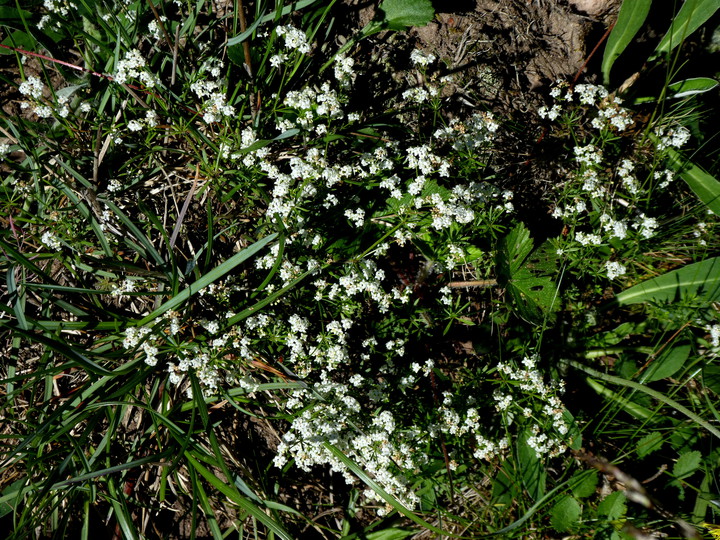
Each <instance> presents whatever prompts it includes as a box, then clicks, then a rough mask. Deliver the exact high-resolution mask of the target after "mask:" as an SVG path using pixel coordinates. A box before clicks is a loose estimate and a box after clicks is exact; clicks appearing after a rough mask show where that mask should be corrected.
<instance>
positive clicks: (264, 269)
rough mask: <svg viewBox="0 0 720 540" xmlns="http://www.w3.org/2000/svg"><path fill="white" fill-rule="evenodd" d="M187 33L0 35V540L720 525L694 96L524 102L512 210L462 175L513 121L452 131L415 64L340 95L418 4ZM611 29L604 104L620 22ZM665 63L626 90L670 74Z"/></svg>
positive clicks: (432, 70)
mask: <svg viewBox="0 0 720 540" xmlns="http://www.w3.org/2000/svg"><path fill="white" fill-rule="evenodd" d="M690 3H691V2H688V3H686V5H689V4H690ZM695 4H698V5H699V8H698V9H700V8H701V11H700V12H698V13H700V14H699V15H698V14H695V15H693V14H692V13H690V12H689V11H688V9H689V8H688V9H685V8H683V9H684V10H685V11H680V12H679V13H678V14H677V17H676V19H675V21H674V22H675V24H680V25H681V24H683V21H686V20H690V21H691V26H692V28H691V30H695V29H696V23H697V24H698V25H699V24H702V23H703V22H704V21H705V20H706V19H707V17H705V16H706V15H707V16H708V17H709V15H708V13H710V12H709V11H708V10H710V11H713V10H712V9H711V7H712V6H710V3H708V2H695ZM213 5H214V4H208V3H203V2H199V3H191V2H185V3H183V2H180V3H177V4H176V3H166V4H164V3H159V2H158V3H155V2H152V3H150V2H135V3H132V2H127V3H126V2H117V3H112V2H109V3H102V4H98V5H97V6H96V5H95V4H92V3H85V2H78V3H77V5H69V4H60V3H56V4H53V6H55V7H54V9H57V10H63V9H66V8H67V9H68V12H67V13H61V14H60V15H62V20H63V21H64V22H63V23H62V24H59V21H60V20H61V19H60V15H58V14H52V13H51V12H50V11H48V10H49V9H52V8H50V7H48V6H44V5H42V4H41V3H38V2H35V3H32V5H29V6H28V7H26V8H25V9H24V10H20V9H17V8H16V7H13V6H12V5H7V6H4V7H3V9H2V10H0V17H1V18H2V24H3V28H4V30H5V32H4V33H3V36H4V38H3V39H4V41H3V42H2V44H3V45H6V46H7V47H9V48H6V49H3V51H2V52H3V53H4V54H5V57H4V60H7V62H6V64H9V65H12V66H13V68H12V69H11V70H7V69H6V70H4V71H2V75H1V76H2V77H3V79H2V82H3V85H4V87H5V90H6V94H7V96H8V97H7V99H8V104H7V107H6V109H3V110H4V111H5V112H3V113H2V117H1V118H0V121H1V124H0V132H1V133H2V136H3V139H2V140H1V141H0V144H3V145H4V146H1V147H0V152H1V153H3V161H2V163H0V166H2V170H3V176H2V178H3V180H2V184H1V185H2V196H0V204H2V207H1V209H0V219H1V220H2V228H0V272H1V275H2V276H3V278H2V279H3V284H4V288H3V290H2V298H3V302H2V304H0V310H2V311H1V312H0V339H1V340H2V347H3V353H4V354H3V356H2V361H0V366H1V368H2V369H1V370H0V385H1V387H2V389H3V392H2V394H1V395H0V399H2V412H1V414H2V418H3V423H2V430H1V431H0V433H1V436H2V439H1V444H2V446H1V451H0V464H1V465H0V519H1V520H2V521H1V523H2V526H3V529H4V530H7V531H10V532H9V537H10V538H25V537H40V538H46V537H48V538H50V537H52V538H66V537H81V538H92V537H96V536H97V534H98V532H97V531H99V530H102V531H103V535H105V536H112V535H113V534H116V535H119V536H122V537H126V538H174V537H199V538H205V537H213V538H218V539H219V538H225V537H239V538H287V539H294V538H345V539H347V540H350V539H352V538H357V539H362V538H368V539H373V540H381V539H383V540H390V539H401V538H409V537H413V536H416V537H418V538H423V537H425V538H427V537H443V538H480V537H485V538H487V537H496V538H558V537H571V538H597V539H622V538H640V537H641V536H639V535H640V532H638V531H645V533H650V532H651V531H652V532H656V533H662V534H665V535H667V536H666V537H667V538H692V537H693V534H696V535H699V536H697V537H702V535H703V534H706V532H707V531H706V529H704V528H703V526H702V524H703V523H714V522H717V521H720V518H718V517H716V516H715V513H716V512H717V511H718V509H717V506H718V505H717V500H718V499H720V495H719V493H720V490H719V489H718V486H717V484H716V482H715V475H714V471H715V469H716V468H717V462H718V459H720V455H719V454H718V451H717V446H718V445H717V441H716V438H718V437H719V436H720V431H719V430H718V427H717V423H718V412H717V406H716V399H717V395H718V393H720V372H719V371H718V369H717V366H716V364H717V358H718V356H719V355H720V345H718V340H719V339H720V322H718V309H717V306H718V301H720V298H719V295H720V288H718V274H719V272H718V270H717V266H718V264H717V261H718V258H717V257H718V253H719V248H720V242H718V237H717V226H718V225H717V224H718V218H717V214H716V210H717V201H718V200H719V199H718V197H719V196H720V184H718V182H717V180H716V179H715V176H716V174H717V170H716V169H714V168H713V167H712V165H711V164H708V163H707V162H704V161H702V155H703V154H704V153H706V152H707V150H708V149H710V150H711V149H712V148H713V147H712V144H714V142H713V138H712V136H713V135H714V133H710V132H707V130H708V129H710V128H708V127H704V126H705V125H706V123H705V121H704V119H705V118H706V117H711V115H713V114H716V113H717V111H716V109H715V108H713V107H714V105H711V106H710V107H707V106H706V103H707V102H704V101H702V100H703V96H704V93H705V92H712V91H713V88H714V87H715V85H714V84H712V81H711V80H710V78H711V77H710V76H712V75H713V74H712V73H708V74H707V75H708V77H705V78H704V79H703V81H702V82H701V84H694V83H693V84H692V85H690V83H685V82H683V81H677V80H675V79H674V78H673V77H670V76H668V77H667V78H666V81H665V84H664V85H663V87H662V88H659V89H658V91H657V94H656V95H637V94H635V95H634V94H632V93H629V94H627V95H625V96H624V98H625V102H624V103H619V102H617V101H614V100H613V98H614V97H615V96H614V95H612V94H610V93H609V92H611V91H613V90H614V88H608V89H607V90H606V89H604V88H602V87H599V86H593V85H580V84H578V85H575V86H570V85H568V84H566V83H558V84H557V85H555V86H554V87H553V88H554V89H553V90H552V92H551V96H548V101H547V103H548V105H547V107H545V108H543V109H541V111H539V113H538V115H537V117H535V116H534V115H533V117H532V118H530V117H528V119H527V122H528V124H527V126H526V128H527V130H533V129H538V134H539V135H541V136H540V138H541V139H545V140H546V143H549V144H551V145H552V146H553V148H554V149H555V150H556V151H555V152H554V154H553V158H552V159H551V160H550V159H549V160H547V163H546V165H547V167H548V168H549V170H548V177H549V178H554V179H558V181H557V183H556V185H554V187H552V188H551V189H545V190H543V191H538V193H537V194H536V196H535V197H533V201H532V204H531V205H528V204H527V203H526V202H517V201H515V200H514V196H513V191H514V190H516V189H517V190H518V191H523V190H524V191H527V186H523V185H519V184H518V185H512V184H511V183H508V182H507V181H506V179H504V178H501V176H502V175H501V174H499V173H498V170H502V168H499V169H496V164H497V163H503V161H502V160H503V159H508V158H507V156H508V155H511V154H512V152H511V150H510V149H507V148H504V147H503V142H504V141H506V140H508V139H506V138H505V137H504V136H503V132H504V130H508V129H518V128H517V125H516V124H517V120H513V119H506V118H502V117H500V116H498V115H497V114H493V111H492V110H487V111H485V110H469V108H468V109H467V110H460V111H458V110H454V111H453V114H452V115H451V114H450V113H449V112H448V111H447V108H448V103H447V99H446V98H444V97H443V95H444V94H443V88H444V87H445V86H446V85H448V84H449V82H448V80H447V79H444V78H443V75H445V73H444V71H443V69H444V68H443V65H442V60H443V59H437V58H434V57H431V56H430V54H431V53H433V51H424V52H420V51H416V52H415V53H413V56H412V58H408V59H406V62H405V65H406V66H407V69H406V70H405V72H404V73H403V74H401V75H402V77H397V80H403V81H407V80H413V81H416V80H422V81H423V82H422V84H420V85H414V86H408V85H406V84H405V82H402V83H397V84H398V85H399V86H398V91H397V92H396V93H392V92H391V93H389V94H387V95H392V97H391V98H389V100H388V101H387V102H383V103H380V102H377V100H376V99H374V98H376V96H372V95H370V96H368V95H367V88H366V87H365V86H364V85H365V84H366V83H367V81H366V80H365V79H363V76H364V75H365V74H366V72H368V71H377V72H378V73H381V74H382V73H383V70H385V69H386V67H385V66H383V65H379V64H378V65H374V64H372V63H371V62H369V61H368V59H367V58H368V57H369V56H368V55H367V54H365V53H364V51H365V50H364V49H362V48H361V47H362V43H363V40H367V39H371V36H372V35H374V34H375V33H377V32H380V31H384V30H387V31H404V29H405V28H406V27H408V26H410V25H418V24H424V23H426V22H428V21H429V19H430V18H431V16H432V9H431V6H430V4H429V3H427V2H424V1H418V3H417V4H413V3H412V2H406V1H401V0H386V1H385V3H383V6H382V9H381V10H380V11H379V15H378V18H377V19H376V20H375V21H373V22H371V23H370V24H369V25H368V26H367V27H366V28H365V29H362V30H359V31H358V34H357V35H356V36H349V39H348V40H347V41H345V42H344V43H345V45H344V46H340V45H339V44H338V45H337V46H336V45H333V44H334V43H336V41H335V37H336V33H335V32H336V31H337V28H338V25H340V15H341V14H342V10H341V9H340V8H339V7H338V6H337V5H336V3H335V2H319V1H304V2H299V3H297V4H294V5H292V6H291V5H286V6H283V5H280V4H270V3H267V2H264V1H258V2H256V3H251V4H248V5H245V6H243V5H242V4H240V3H239V2H238V3H237V5H236V6H233V9H228V10H227V11H223V10H221V11H219V12H215V11H213V10H214V7H213ZM708 6H710V7H708ZM243 10H245V11H244V13H245V14H246V19H245V20H242V19H241V17H240V16H239V14H240V13H241V12H243ZM640 11H643V10H640ZM713 12H714V11H713ZM622 13H624V15H622V16H623V17H624V18H623V19H621V20H620V21H619V22H618V26H617V27H616V29H615V31H614V33H611V34H610V40H609V45H608V49H607V51H606V53H605V61H604V63H603V73H604V75H605V77H606V78H608V77H609V74H610V69H611V67H612V66H613V64H614V63H616V59H618V58H619V59H620V60H619V61H622V59H623V57H622V56H621V53H622V52H623V51H624V50H625V49H626V48H628V47H632V46H633V45H632V43H633V41H632V39H633V37H634V36H635V35H636V34H637V32H638V29H639V28H641V27H642V25H643V24H644V22H645V16H644V15H642V14H641V15H642V16H640V15H638V14H637V13H635V15H633V14H632V13H630V12H629V10H626V9H625V8H624V9H623V12H622ZM643 13H644V11H643ZM689 13H690V14H689ZM693 13H694V12H693ZM45 16H47V17H48V19H47V20H44V19H43V17H45ZM628 17H629V18H630V19H628ZM633 17H634V19H633ZM688 17H689V19H688ZM703 17H704V18H703ZM701 19H702V20H701ZM698 21H699V22H698ZM668 22H670V21H668ZM670 32H671V37H670V38H667V39H666V40H663V41H661V42H660V45H659V46H658V57H657V58H655V59H653V60H652V61H649V62H650V63H649V66H650V67H648V71H651V70H652V69H666V70H667V72H668V73H673V72H674V66H676V65H679V63H680V60H681V59H682V58H683V57H682V54H683V47H681V46H679V45H676V44H675V40H676V38H677V37H678V36H680V34H678V30H677V28H676V27H674V26H673V27H671V30H670ZM686 34H687V35H689V33H686ZM686 34H682V36H681V39H685V38H686V37H687V35H686ZM668 35H670V34H668ZM346 37H347V36H346ZM671 38H672V39H671ZM668 40H671V41H672V43H670V41H668ZM338 47H341V49H342V54H340V55H338V54H337V52H338V50H337V49H338ZM359 51H363V52H359ZM660 53H663V54H665V55H666V56H668V55H670V54H671V53H672V54H675V55H676V56H675V57H674V58H670V57H668V58H662V57H660V56H659V54H660ZM220 58H222V61H221V60H220ZM385 75H387V77H388V78H387V80H388V81H390V80H393V79H392V78H391V77H390V75H391V74H389V73H385ZM397 80H396V82H397ZM610 80H612V79H610ZM358 81H360V82H358ZM613 82H614V81H613ZM393 84H394V83H393ZM448 88H449V87H448ZM668 89H669V90H668ZM688 89H690V90H688ZM673 92H674V94H673ZM569 93H572V98H570V97H569V96H570V94H569ZM678 94H680V97H676V96H677V95H678ZM364 100H365V101H364ZM633 103H635V105H632V104H633ZM11 113H12V114H11ZM705 144H707V145H709V146H708V147H703V145H705ZM703 167H707V169H706V168H703ZM517 182H522V180H517ZM532 213H535V214H537V213H540V214H551V213H552V215H553V217H554V221H553V222H552V223H553V226H552V227H551V228H549V229H543V228H541V227H537V226H535V225H534V224H533V221H532V220H531V219H528V218H526V216H527V215H530V214H532ZM553 227H554V229H553ZM695 531H697V532H695Z"/></svg>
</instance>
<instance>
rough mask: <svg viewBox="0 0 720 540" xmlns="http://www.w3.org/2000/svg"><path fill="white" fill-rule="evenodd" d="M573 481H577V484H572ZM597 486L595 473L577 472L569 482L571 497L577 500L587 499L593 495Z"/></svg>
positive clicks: (591, 471)
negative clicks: (573, 496)
mask: <svg viewBox="0 0 720 540" xmlns="http://www.w3.org/2000/svg"><path fill="white" fill-rule="evenodd" d="M588 473H589V474H588ZM574 481H577V484H573V483H572V482H574ZM597 484H598V475H597V471H593V470H590V471H579V472H577V473H575V474H574V475H573V480H572V481H571V485H572V492H573V495H575V497H577V498H579V499H582V498H584V497H589V496H590V495H592V494H593V493H595V489H596V488H597Z"/></svg>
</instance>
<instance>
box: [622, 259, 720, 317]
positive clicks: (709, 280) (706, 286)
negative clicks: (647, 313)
mask: <svg viewBox="0 0 720 540" xmlns="http://www.w3.org/2000/svg"><path fill="white" fill-rule="evenodd" d="M690 296H693V297H696V298H698V299H699V300H702V301H704V302H708V303H709V302H713V301H716V300H718V299H720V257H714V258H712V259H707V260H705V261H702V262H698V263H693V264H688V265H687V266H683V267H682V268H678V269H677V270H673V271H671V272H668V273H666V274H663V275H661V276H658V277H656V278H652V279H648V280H647V281H643V282H642V283H638V284H637V285H635V286H634V287H630V288H629V289H626V290H624V291H623V292H621V293H620V294H618V295H617V297H616V300H617V302H618V303H619V304H620V305H628V304H637V303H640V302H673V301H677V300H680V299H682V298H687V297H690Z"/></svg>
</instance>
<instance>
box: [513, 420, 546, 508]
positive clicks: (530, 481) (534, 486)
mask: <svg viewBox="0 0 720 540" xmlns="http://www.w3.org/2000/svg"><path fill="white" fill-rule="evenodd" d="M530 437H531V434H530V432H528V431H524V432H523V433H521V434H520V436H519V437H518V442H517V457H518V463H519V466H520V471H521V473H522V480H523V484H524V485H525V489H527V491H528V494H529V495H530V497H532V499H533V500H534V501H537V500H538V499H540V498H541V497H542V496H543V495H544V494H545V481H546V477H547V472H546V471H545V466H544V464H543V462H542V460H541V459H540V458H539V457H538V455H537V453H536V452H535V449H534V448H532V447H531V446H530V445H529V444H528V439H529V438H530Z"/></svg>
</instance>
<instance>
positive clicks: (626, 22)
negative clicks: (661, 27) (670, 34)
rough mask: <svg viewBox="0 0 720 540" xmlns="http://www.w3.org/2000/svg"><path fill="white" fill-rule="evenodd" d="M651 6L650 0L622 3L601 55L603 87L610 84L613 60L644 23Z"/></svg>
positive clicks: (626, 0) (627, 0)
mask: <svg viewBox="0 0 720 540" xmlns="http://www.w3.org/2000/svg"><path fill="white" fill-rule="evenodd" d="M651 4H652V0H625V1H624V2H623V4H622V7H621V8H620V13H618V18H617V22H616V23H615V27H614V28H613V30H612V32H611V33H610V36H609V37H608V41H607V45H606V46H605V54H604V55H603V61H602V72H603V80H604V84H605V85H607V84H609V83H610V69H611V68H612V66H613V64H614V63H615V60H616V59H617V57H618V56H620V54H622V52H623V51H624V50H625V48H626V47H627V46H628V45H629V44H630V42H631V41H632V39H633V38H634V37H635V34H637V33H638V31H639V30H640V28H641V27H642V25H643V23H644V22H645V19H646V18H647V16H648V13H649V12H650V5H651Z"/></svg>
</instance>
